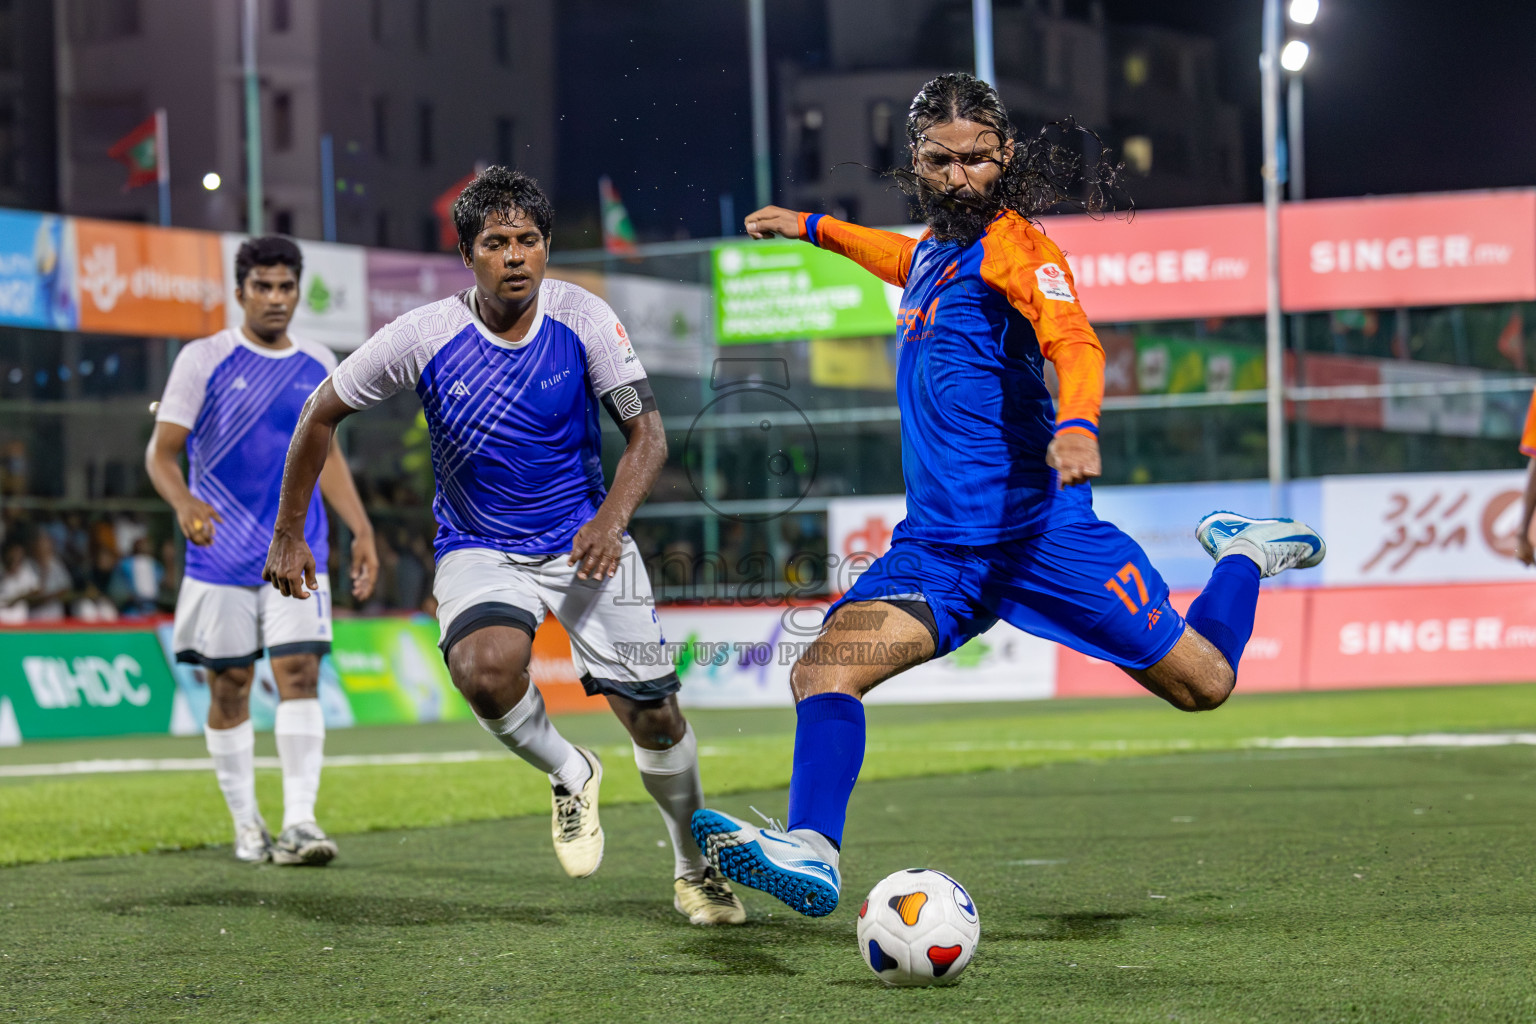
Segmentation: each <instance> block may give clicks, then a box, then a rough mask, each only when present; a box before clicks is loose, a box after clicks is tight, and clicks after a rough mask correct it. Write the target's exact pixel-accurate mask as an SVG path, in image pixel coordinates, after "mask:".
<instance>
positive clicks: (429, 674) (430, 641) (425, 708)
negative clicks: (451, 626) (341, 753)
mask: <svg viewBox="0 0 1536 1024" xmlns="http://www.w3.org/2000/svg"><path fill="white" fill-rule="evenodd" d="M437 637H438V628H437V623H436V622H435V621H433V620H432V619H429V618H426V617H425V616H423V617H421V618H413V619H400V618H386V619H337V620H336V623H335V639H334V641H333V642H332V644H331V660H332V662H333V663H334V664H335V666H336V674H337V676H339V677H340V679H341V688H342V691H343V692H344V693H345V694H346V695H347V703H348V704H349V705H351V707H352V718H353V721H354V722H356V723H357V724H358V725H383V724H390V723H399V722H440V721H452V720H457V719H467V718H472V717H474V716H473V714H472V712H471V711H470V710H469V705H468V704H467V703H466V702H465V701H464V698H462V697H460V696H459V691H458V690H456V689H455V688H454V685H453V680H451V679H450V678H449V677H448V666H447V665H445V664H443V655H442V652H440V651H439V650H438V649H437Z"/></svg>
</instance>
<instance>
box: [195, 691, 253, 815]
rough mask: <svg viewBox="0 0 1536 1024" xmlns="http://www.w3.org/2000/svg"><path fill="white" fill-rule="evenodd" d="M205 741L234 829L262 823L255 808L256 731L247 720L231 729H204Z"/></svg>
mask: <svg viewBox="0 0 1536 1024" xmlns="http://www.w3.org/2000/svg"><path fill="white" fill-rule="evenodd" d="M203 738H204V739H206V740H207V742H208V755H209V756H210V757H212V758H213V771H214V774H215V775H217V776H218V778H219V789H220V790H222V791H223V793H224V802H225V803H226V804H228V805H229V813H230V816H231V817H233V818H234V819H235V827H236V828H239V827H241V826H242V825H254V824H256V823H257V822H259V821H261V812H260V811H259V810H257V808H256V727H255V726H253V725H252V724H251V720H250V719H249V718H247V719H246V720H245V721H243V722H241V723H240V724H239V725H237V726H235V727H233V728H231V729H214V728H212V727H205V728H204V730H203Z"/></svg>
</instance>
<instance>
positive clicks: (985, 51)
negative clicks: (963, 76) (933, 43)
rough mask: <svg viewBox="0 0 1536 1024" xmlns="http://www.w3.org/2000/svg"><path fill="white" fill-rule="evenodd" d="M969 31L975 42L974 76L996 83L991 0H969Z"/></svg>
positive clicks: (991, 83)
mask: <svg viewBox="0 0 1536 1024" xmlns="http://www.w3.org/2000/svg"><path fill="white" fill-rule="evenodd" d="M971 31H972V34H973V35H974V36H975V43H976V77H977V78H979V79H981V80H982V81H983V82H986V83H988V84H989V85H996V84H997V82H996V80H995V78H994V74H995V71H994V68H993V65H992V0H971Z"/></svg>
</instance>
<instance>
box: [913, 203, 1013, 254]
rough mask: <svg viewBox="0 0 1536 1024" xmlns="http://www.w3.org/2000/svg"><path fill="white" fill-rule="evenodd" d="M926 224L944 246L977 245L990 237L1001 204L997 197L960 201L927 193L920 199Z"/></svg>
mask: <svg viewBox="0 0 1536 1024" xmlns="http://www.w3.org/2000/svg"><path fill="white" fill-rule="evenodd" d="M918 206H919V208H920V209H921V211H922V215H923V220H924V221H926V222H927V223H928V227H929V229H930V230H932V231H933V237H934V238H935V239H936V240H937V241H940V242H958V243H959V244H960V245H963V246H969V245H973V244H974V243H975V242H976V240H977V239H979V238H981V236H982V235H984V234H986V231H987V225H989V224H991V223H992V218H994V217H996V216H997V211H998V210H999V209H1001V204H1000V203H999V202H998V199H997V197H996V196H995V195H993V196H988V197H987V198H986V199H981V200H975V199H956V198H953V197H951V196H948V195H946V194H945V193H943V192H938V191H934V190H929V189H924V190H923V191H922V193H921V194H920V196H919V197H918Z"/></svg>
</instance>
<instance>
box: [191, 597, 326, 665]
mask: <svg viewBox="0 0 1536 1024" xmlns="http://www.w3.org/2000/svg"><path fill="white" fill-rule="evenodd" d="M316 578H317V579H318V580H319V583H320V586H319V587H318V588H317V589H316V590H315V592H314V593H312V594H311V595H310V596H309V598H308V599H306V600H303V601H301V600H299V599H298V598H296V597H284V596H283V595H282V594H280V593H278V591H277V589H276V588H274V587H272V586H270V585H268V584H263V585H262V586H259V587H237V586H232V585H229V584H224V583H204V582H203V581H202V580H194V579H192V578H191V577H187V578H185V579H183V580H182V581H181V593H180V594H178V595H177V596H176V626H175V628H174V630H173V631H172V636H171V649H172V650H174V651H175V652H176V660H177V661H185V662H191V663H192V664H194V665H203V666H206V667H207V668H211V669H213V670H214V671H221V670H223V669H229V668H238V667H239V666H241V665H249V664H251V663H252V662H254V661H256V659H258V658H260V657H261V652H262V651H263V650H265V651H266V652H267V654H268V655H270V656H272V657H274V658H281V657H284V656H286V655H289V654H325V653H326V652H327V651H329V650H330V649H331V580H330V577H328V576H326V575H325V574H324V573H321V574H320V575H319V576H318V577H316Z"/></svg>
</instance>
